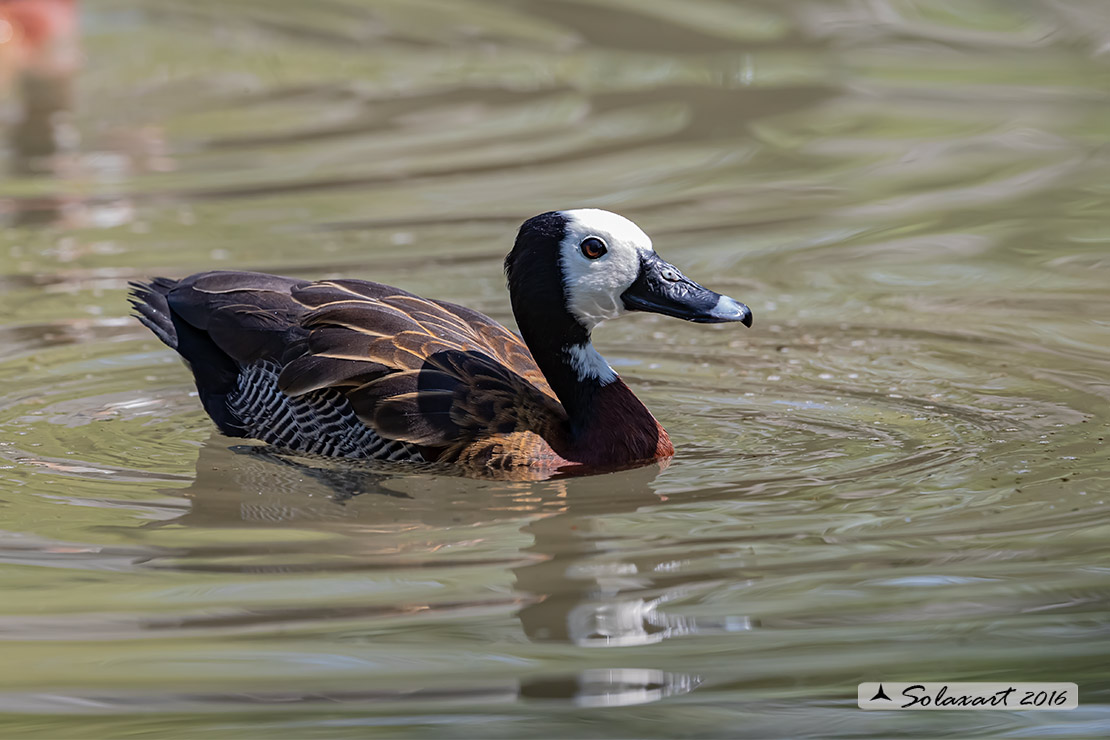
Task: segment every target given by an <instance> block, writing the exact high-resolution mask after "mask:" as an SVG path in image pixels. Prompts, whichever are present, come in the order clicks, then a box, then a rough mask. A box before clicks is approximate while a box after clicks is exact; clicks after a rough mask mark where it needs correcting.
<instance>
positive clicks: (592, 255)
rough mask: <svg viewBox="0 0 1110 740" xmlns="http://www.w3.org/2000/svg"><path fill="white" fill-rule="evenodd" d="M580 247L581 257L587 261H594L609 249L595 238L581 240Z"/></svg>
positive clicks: (588, 237)
mask: <svg viewBox="0 0 1110 740" xmlns="http://www.w3.org/2000/svg"><path fill="white" fill-rule="evenodd" d="M580 246H581V249H582V256H583V257H585V258H586V259H588V260H596V259H598V258H599V257H601V255H603V254H605V253H606V252H608V251H609V248H608V247H606V246H605V242H603V241H601V240H600V239H598V238H597V237H596V236H587V237H586V238H585V239H583V240H582V244H581V245H580Z"/></svg>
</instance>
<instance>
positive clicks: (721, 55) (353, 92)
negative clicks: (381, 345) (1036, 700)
mask: <svg viewBox="0 0 1110 740" xmlns="http://www.w3.org/2000/svg"><path fill="white" fill-rule="evenodd" d="M60 5H61V6H63V7H64V6H66V5H67V4H66V3H65V2H64V1H63V2H61V3H60ZM78 21H79V23H78V24H77V27H76V30H72V32H67V31H65V29H64V24H63V26H61V27H60V28H62V30H60V31H59V32H58V38H57V39H55V41H54V42H53V43H54V45H53V46H51V47H50V48H49V49H48V50H47V51H45V52H43V51H41V50H40V51H39V52H35V53H39V54H45V55H46V56H45V57H40V58H37V59H36V58H33V57H34V55H33V54H30V55H20V54H15V53H12V54H8V55H4V54H0V70H3V74H2V75H0V79H2V80H5V84H6V86H7V93H6V95H7V97H6V98H5V101H4V104H3V105H4V106H5V107H4V108H3V111H2V112H3V120H2V123H0V129H2V132H3V135H4V136H5V140H6V144H5V148H4V149H3V150H2V151H0V166H3V167H4V168H5V170H6V172H8V173H9V176H8V177H6V178H4V179H3V181H0V219H2V221H3V223H4V226H5V228H4V229H3V230H2V231H0V242H2V243H0V255H2V261H0V348H2V350H0V504H2V506H3V513H4V516H3V524H2V531H0V561H2V562H0V593H3V594H4V595H5V596H4V598H3V599H2V600H0V655H3V664H4V665H5V666H6V667H7V669H8V670H5V671H4V672H3V675H0V712H2V713H3V714H2V715H0V734H2V735H4V736H11V737H20V738H105V737H124V736H138V735H142V734H150V735H151V736H157V737H166V738H170V737H173V738H200V737H205V738H208V737H236V738H270V737H273V736H274V735H275V734H276V733H280V734H282V735H283V736H286V737H305V738H308V737H314V738H340V737H364V736H366V735H367V733H371V732H376V733H378V734H380V735H383V736H390V737H393V736H411V737H426V736H437V737H481V738H490V737H520V736H552V737H555V736H559V737H597V736H616V737H655V736H696V737H753V738H757V737H771V736H781V737H791V738H830V737H843V738H849V737H850V738H860V737H874V738H889V737H941V736H947V737H960V738H970V737H1010V738H1023V737H1044V736H1049V735H1051V736H1054V737H1066V738H1081V737H1106V736H1108V735H1110V711H1108V708H1107V702H1108V698H1110V671H1108V670H1107V668H1106V666H1107V665H1108V663H1110V642H1108V635H1110V609H1108V599H1110V581H1108V576H1110V502H1108V500H1107V499H1108V498H1110V453H1108V449H1110V447H1108V444H1107V441H1106V438H1107V436H1110V290H1107V286H1108V285H1110V205H1108V203H1110V185H1108V183H1107V178H1106V173H1107V171H1108V167H1110V149H1108V147H1107V137H1108V135H1110V118H1108V117H1107V111H1108V110H1110V13H1108V7H1107V5H1106V4H1105V3H1104V2H1101V1H1100V0H1088V1H1087V2H1083V1H1082V0H1077V1H1075V2H1049V1H1048V0H1045V1H1044V2H1003V1H1002V0H997V1H995V2H989V1H986V0H974V1H971V2H967V1H964V2H945V1H941V0H922V1H920V2H911V1H910V0H873V1H871V2H849V1H848V0H842V1H836V0H827V1H823V2H816V1H814V2H802V1H798V2H770V1H767V2H751V3H725V2H710V1H709V0H705V1H704V2H701V1H699V2H681V3H679V2H662V1H661V0H645V1H643V2H631V1H625V0H597V1H596V2H584V1H583V2H540V1H538V0H537V1H536V2H523V1H522V2H480V1H478V0H472V1H469V2H448V1H447V0H442V1H439V2H437V1H434V0H427V1H421V2H408V1H406V2H400V1H397V2H384V1H382V2H370V1H369V0H367V1H366V2H356V1H355V0H333V1H331V2H327V3H301V2H294V1H293V0H267V2H252V1H251V0H237V1H235V2H228V1H226V0H221V1H219V2H217V1H216V0H193V1H191V2H189V3H182V2H171V1H170V0H148V1H145V2H137V1H135V0H90V1H89V2H84V3H82V4H81V6H80V8H79V18H78ZM28 132H32V133H28ZM32 134H33V135H32ZM575 206H593V207H601V208H608V209H611V210H615V211H619V212H621V213H623V214H625V215H627V216H629V217H631V218H633V219H635V220H636V221H637V222H638V223H640V224H641V225H642V226H643V227H644V228H645V230H647V231H648V233H650V234H651V235H652V236H653V237H654V239H655V243H656V247H657V248H658V250H659V251H660V252H661V254H663V255H664V256H665V257H666V258H667V259H669V260H671V261H674V262H675V263H676V264H678V265H680V266H681V267H682V268H683V269H684V270H685V271H686V272H687V273H688V274H690V275H691V276H693V277H695V278H696V279H700V280H701V281H702V282H704V283H706V284H708V285H709V286H711V287H713V288H716V289H718V290H721V291H724V292H726V293H729V294H730V295H734V296H735V297H737V298H738V299H740V300H744V301H745V302H747V303H748V304H749V305H750V306H751V307H752V309H753V311H754V313H755V319H756V322H755V327H754V328H753V329H752V330H750V331H744V330H743V329H742V328H740V327H735V326H693V325H689V324H684V323H681V322H676V321H673V320H669V319H665V318H663V317H658V316H646V315H645V316H636V317H630V318H627V319H623V320H621V321H619V322H615V323H612V324H609V325H606V326H604V327H603V328H602V329H600V330H599V331H598V332H597V334H596V336H595V343H596V344H597V346H598V347H599V349H600V350H601V351H602V352H603V354H605V355H606V357H607V358H608V359H609V360H610V362H611V363H612V364H613V366H614V367H615V368H616V369H617V370H618V372H620V373H621V374H622V376H624V378H625V379H626V381H627V382H628V383H629V384H630V385H631V386H632V387H633V388H634V389H635V391H636V392H637V393H638V394H639V395H640V396H641V398H643V399H644V400H645V402H646V403H647V404H648V405H649V407H650V408H651V409H652V410H653V411H654V412H655V414H656V416H657V417H658V418H659V419H660V420H661V421H662V422H663V423H664V424H665V426H666V427H667V428H668V430H669V431H670V433H671V436H672V438H673V440H674V442H675V444H676V447H677V448H678V450H679V452H678V455H677V457H676V458H675V459H674V461H673V462H672V463H671V464H670V465H669V466H668V467H666V468H665V469H663V470H660V469H658V468H655V467H652V468H646V469H641V470H637V471H629V472H625V473H620V474H613V475H608V476H601V477H595V478H584V479H574V480H563V481H550V482H544V483H504V482H501V483H499V482H493V481H474V480H467V479H462V478H454V477H445V476H441V475H436V474H432V473H428V472H421V471H414V472H409V471H405V470H397V469H384V468H379V467H373V466H352V465H338V464H325V463H321V462H318V461H306V460H289V459H283V458H280V457H274V456H273V455H271V454H269V453H267V451H266V450H264V449H262V450H260V449H258V448H256V447H254V446H252V445H250V444H243V443H242V441H241V440H229V439H226V438H223V437H220V436H219V435H217V434H215V433H214V432H213V430H212V426H211V424H210V422H209V421H208V419H207V417H205V415H204V413H203V412H202V411H201V409H200V405H199V403H198V401H197V399H196V397H195V394H194V391H193V388H192V386H191V381H190V376H189V374H188V372H187V371H186V370H185V369H184V368H183V367H182V366H181V364H180V362H179V361H178V359H177V358H176V356H175V355H174V354H173V353H172V352H170V351H168V350H167V349H165V348H164V347H163V346H162V345H160V344H159V343H158V342H157V341H156V340H155V339H154V338H153V337H152V336H151V335H150V334H149V333H148V332H147V331H146V330H145V329H143V328H142V327H141V326H139V325H138V324H137V323H136V322H134V321H133V320H131V319H129V318H127V316H126V314H127V306H126V301H125V291H126V283H127V281H128V280H131V279H141V278H146V277H149V276H151V275H156V274H162V275H172V276H181V275H186V274H189V273H191V272H195V271H199V270H202V269H210V268H220V267H227V268H238V269H258V270H266V271H272V272H278V273H283V274H291V275H298V276H304V277H310V278H319V277H334V276H341V275H342V276H349V277H364V278H369V279H374V280H378V281H382V282H387V283H390V284H394V285H397V286H400V287H403V288H405V289H408V290H411V291H414V292H417V293H420V294H424V295H429V296H435V297H439V298H443V299H448V300H452V301H457V302H460V303H464V304H466V305H469V306H473V307H475V308H478V309H479V310H482V311H485V312H487V313H489V314H490V315H491V316H493V317H495V318H497V319H499V320H502V321H505V322H508V323H510V325H511V315H510V313H509V309H508V299H507V295H506V294H505V292H504V282H503V277H502V275H501V272H500V260H501V258H502V257H503V256H504V254H505V252H506V251H507V250H508V247H509V245H510V244H511V240H512V237H513V235H514V233H515V229H516V227H517V225H518V224H519V222H520V221H522V220H523V219H524V218H527V217H528V216H531V215H533V214H535V213H539V212H542V211H546V210H550V209H552V208H563V207H575ZM884 679H885V680H895V681H899V680H967V681H972V680H978V681H987V680H991V681H1038V680H1043V681H1075V682H1077V683H1078V684H1079V685H1080V687H1081V706H1080V708H1079V709H1078V710H1075V711H1072V712H1041V713H1017V712H982V713H953V712H929V713H913V714H910V713H903V714H888V713H879V714H875V713H864V712H862V711H860V710H858V709H857V708H856V707H855V698H854V697H855V691H856V689H855V686H856V684H857V683H858V682H860V681H864V680H868V681H874V680H884Z"/></svg>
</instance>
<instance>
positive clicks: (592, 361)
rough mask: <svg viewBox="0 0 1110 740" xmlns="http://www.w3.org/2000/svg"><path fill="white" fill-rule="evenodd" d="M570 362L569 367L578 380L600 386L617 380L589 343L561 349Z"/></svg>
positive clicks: (615, 375) (602, 358)
mask: <svg viewBox="0 0 1110 740" xmlns="http://www.w3.org/2000/svg"><path fill="white" fill-rule="evenodd" d="M563 351H564V352H566V354H567V359H568V360H570V366H571V367H572V368H574V372H575V373H577V374H578V379H579V380H588V379H590V380H596V381H598V382H599V383H600V384H601V385H609V384H610V383H612V382H613V381H614V380H616V379H617V373H616V371H615V370H613V368H611V367H609V363H608V362H606V361H605V358H604V357H602V356H601V355H600V354H599V353H598V351H597V350H596V349H594V345H593V344H592V343H591V342H585V343H584V344H572V345H570V346H569V347H565V348H564V349H563Z"/></svg>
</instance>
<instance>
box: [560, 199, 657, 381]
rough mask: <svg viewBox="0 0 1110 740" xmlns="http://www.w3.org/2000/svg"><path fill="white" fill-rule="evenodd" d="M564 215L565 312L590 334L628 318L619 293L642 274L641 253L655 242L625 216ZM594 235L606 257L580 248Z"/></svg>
mask: <svg viewBox="0 0 1110 740" xmlns="http://www.w3.org/2000/svg"><path fill="white" fill-rule="evenodd" d="M560 213H562V215H563V217H564V218H566V220H567V223H566V236H565V237H564V238H563V241H562V244H560V247H559V249H560V252H559V262H560V266H561V268H562V272H563V287H564V288H565V290H566V296H567V310H568V311H570V312H571V314H572V315H573V316H574V317H575V318H576V319H578V321H579V322H581V323H582V325H583V326H584V327H586V331H592V330H593V328H594V327H595V326H597V325H598V324H600V323H601V322H602V321H604V320H605V319H615V318H616V317H618V316H620V315H621V314H624V313H627V311H626V310H625V308H624V304H623V302H622V301H621V294H622V293H624V291H626V290H628V288H629V287H631V286H632V283H634V282H636V278H637V277H639V275H640V253H641V252H654V251H655V250H654V249H653V248H652V245H651V238H650V237H648V235H647V234H645V233H644V232H643V230H642V229H641V228H640V227H639V226H637V225H636V224H634V223H632V222H631V221H629V220H628V219H627V218H625V217H624V216H618V215H617V214H615V213H610V212H609V211H602V210H599V209H597V208H579V209H576V210H571V211H560ZM591 236H592V237H596V238H598V239H600V240H601V241H603V242H604V243H605V247H606V252H605V254H604V255H602V256H601V257H600V258H598V259H595V260H591V259H588V258H587V257H586V256H584V255H583V254H582V249H581V245H582V241H583V240H584V239H587V238H588V237H591ZM590 350H591V351H593V348H592V347H591V348H590ZM594 355H597V352H594ZM597 356H598V358H599V359H600V355H597ZM602 363H603V364H604V360H602ZM605 367H606V368H608V367H609V366H608V365H605ZM610 372H612V370H611V369H610Z"/></svg>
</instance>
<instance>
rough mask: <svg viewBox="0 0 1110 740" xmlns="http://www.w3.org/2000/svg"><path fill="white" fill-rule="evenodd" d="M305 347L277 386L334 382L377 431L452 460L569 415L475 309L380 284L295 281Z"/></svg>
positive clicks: (519, 346) (517, 344) (511, 341)
mask: <svg viewBox="0 0 1110 740" xmlns="http://www.w3.org/2000/svg"><path fill="white" fill-rule="evenodd" d="M291 297H292V300H294V301H295V302H297V303H298V304H299V305H301V306H302V307H303V308H304V309H305V312H304V313H303V315H302V316H300V318H299V320H298V325H299V326H300V327H301V328H302V329H303V330H305V331H306V332H307V338H306V340H305V342H304V344H303V350H302V354H300V356H298V357H295V358H292V359H291V360H290V361H289V362H288V363H286V365H285V367H284V369H283V370H282V373H281V376H280V379H279V385H280V387H281V389H282V390H283V391H284V392H286V393H288V394H290V395H298V394H300V393H306V392H309V391H312V390H319V389H321V388H336V389H339V390H341V391H342V392H343V393H344V394H345V395H346V396H347V398H348V400H349V401H350V403H351V406H352V408H353V409H354V410H355V413H356V414H357V415H358V417H359V418H360V419H361V420H362V421H363V422H364V423H365V424H367V425H368V426H370V427H371V428H373V429H374V430H375V431H377V432H378V433H379V434H381V435H382V436H383V437H386V438H389V439H398V440H402V441H406V442H412V443H414V444H419V445H423V446H426V447H430V448H438V449H440V450H441V451H442V452H441V454H440V459H441V460H455V459H458V458H459V457H460V456H461V455H463V454H464V450H465V449H466V448H467V447H468V445H473V443H474V442H475V440H478V439H482V438H484V437H489V436H491V435H510V434H515V433H519V432H533V433H536V434H539V435H540V436H544V437H547V436H551V435H552V434H554V433H557V431H558V430H557V427H558V426H559V425H560V424H563V423H564V422H565V418H566V417H565V413H564V411H563V408H562V406H561V405H560V404H559V403H558V401H557V400H556V399H555V395H554V393H553V392H552V391H551V388H550V387H549V386H548V384H547V381H546V380H545V379H544V377H543V374H542V373H541V372H540V370H539V368H538V367H537V366H536V364H535V361H534V360H533V358H532V355H531V353H530V352H529V350H528V348H527V346H526V345H525V344H524V342H523V341H522V340H521V339H520V337H518V336H517V335H515V334H513V333H512V332H510V331H509V330H508V329H506V328H505V327H503V326H502V325H500V324H498V323H497V322H495V321H494V320H493V319H491V318H489V317H488V316H485V315H483V314H481V313H478V312H477V311H473V310H471V309H467V308H464V307H462V306H457V305H454V304H450V303H445V302H441V301H432V300H428V299H425V298H420V297H419V296H415V295H412V294H411V293H407V292H405V291H401V290H397V289H395V288H390V287H389V286H385V285H381V284H378V283H368V282H363V281H358V280H334V281H325V282H319V283H310V284H305V285H300V286H297V287H295V288H293V289H292V291H291Z"/></svg>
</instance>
